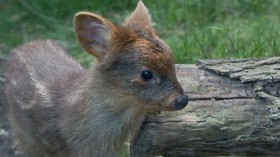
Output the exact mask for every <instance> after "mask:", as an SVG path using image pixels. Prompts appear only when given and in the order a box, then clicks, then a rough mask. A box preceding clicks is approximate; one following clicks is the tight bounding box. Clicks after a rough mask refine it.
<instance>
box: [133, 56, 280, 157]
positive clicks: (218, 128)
mask: <svg viewBox="0 0 280 157" xmlns="http://www.w3.org/2000/svg"><path fill="white" fill-rule="evenodd" d="M176 68H177V76H178V79H179V82H180V83H181V84H182V86H183V88H184V90H185V92H186V93H187V95H188V96H189V99H190V101H189V105H188V106H187V107H186V108H185V109H183V110H181V111H179V112H162V113H161V114H160V115H157V116H155V115H151V116H149V117H148V118H147V119H146V121H145V122H144V123H143V125H142V127H141V129H140V131H138V132H137V133H136V134H135V135H134V137H133V140H132V141H131V144H130V155H131V157H145V156H164V157H180V156H206V155H207V156H209V155H210V156H217V155H280V112H279V110H280V99H279V97H280V57H274V58H268V59H260V60H259V59H242V60H201V61H199V63H198V65H177V66H176Z"/></svg>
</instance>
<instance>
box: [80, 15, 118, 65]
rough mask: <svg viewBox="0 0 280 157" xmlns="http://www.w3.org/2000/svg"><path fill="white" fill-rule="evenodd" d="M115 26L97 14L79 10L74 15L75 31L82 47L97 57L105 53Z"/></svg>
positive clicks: (102, 56)
mask: <svg viewBox="0 0 280 157" xmlns="http://www.w3.org/2000/svg"><path fill="white" fill-rule="evenodd" d="M114 29H115V26H114V24H113V23H112V22H110V21H109V20H107V19H104V18H102V17H100V16H98V15H95V14H92V13H88V12H79V13H77V14H76V15H75V32H76V35H77V37H78V39H79V41H80V43H81V45H82V47H83V48H84V49H85V50H86V51H87V52H88V53H89V54H92V55H94V56H95V57H96V58H97V59H99V60H100V59H102V58H104V56H105V55H106V53H107V50H108V46H109V44H110V41H111V38H112V35H113V32H114Z"/></svg>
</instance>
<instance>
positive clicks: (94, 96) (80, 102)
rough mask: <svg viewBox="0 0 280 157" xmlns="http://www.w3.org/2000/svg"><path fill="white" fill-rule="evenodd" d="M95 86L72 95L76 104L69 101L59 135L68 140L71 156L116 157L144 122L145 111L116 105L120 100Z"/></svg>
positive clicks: (129, 105) (127, 104)
mask: <svg viewBox="0 0 280 157" xmlns="http://www.w3.org/2000/svg"><path fill="white" fill-rule="evenodd" d="M87 81H91V82H92V80H87ZM92 86H95V87H92ZM98 86H100V85H98V83H96V84H92V85H91V87H90V88H89V87H88V86H87V87H83V88H81V89H79V90H76V91H74V92H73V93H72V94H71V95H73V96H74V97H76V100H73V99H72V103H70V104H72V105H69V108H68V109H66V110H65V113H66V114H65V115H64V116H66V118H64V119H66V121H64V122H63V126H62V131H63V133H64V134H65V135H66V136H67V137H66V139H69V140H68V141H67V143H68V144H69V145H70V146H71V145H72V146H73V148H70V150H73V153H72V154H74V155H73V156H83V157H87V156H93V157H106V156H112V157H113V156H117V155H118V153H119V151H120V149H121V148H122V146H123V144H124V142H125V141H126V140H127V138H128V137H129V136H130V134H131V132H132V131H133V130H134V129H135V128H138V127H139V126H140V125H141V122H142V121H143V120H144V118H145V111H143V110H141V109H140V108H139V107H137V106H136V105H134V104H129V102H119V101H116V100H118V99H119V98H116V96H115V95H112V93H110V92H108V91H102V90H100V89H104V87H100V88H99V87H98ZM87 88H88V89H87ZM85 89H87V90H85ZM91 89H99V90H91ZM106 93H107V94H106ZM135 106H136V107H135ZM66 128H67V129H66ZM77 146H78V147H77Z"/></svg>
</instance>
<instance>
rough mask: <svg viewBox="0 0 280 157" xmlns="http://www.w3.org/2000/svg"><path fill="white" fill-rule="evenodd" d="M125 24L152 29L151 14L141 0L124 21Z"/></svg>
mask: <svg viewBox="0 0 280 157" xmlns="http://www.w3.org/2000/svg"><path fill="white" fill-rule="evenodd" d="M123 25H124V26H127V27H131V28H135V27H141V28H145V29H152V28H153V27H152V22H151V16H150V14H149V11H148V9H147V8H146V7H145V5H144V4H143V3H142V2H141V1H139V2H138V4H137V6H136V8H135V10H134V11H133V12H132V13H131V15H130V16H128V17H127V18H126V20H125V22H124V23H123Z"/></svg>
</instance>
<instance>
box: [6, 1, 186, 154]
mask: <svg viewBox="0 0 280 157" xmlns="http://www.w3.org/2000/svg"><path fill="white" fill-rule="evenodd" d="M75 29H76V34H77V37H78V39H79V41H80V43H81V45H82V46H83V47H84V48H85V50H86V51H87V52H88V53H89V54H91V55H93V56H95V57H96V58H97V61H96V62H95V63H93V64H92V66H91V68H90V69H89V70H88V71H86V70H84V69H83V68H82V67H81V66H80V65H79V64H78V63H76V62H75V60H73V59H72V58H71V57H69V56H68V55H66V52H65V50H64V49H63V48H62V47H61V46H60V45H58V44H57V43H55V42H53V41H50V40H42V41H34V42H30V43H28V44H24V45H23V46H20V47H18V48H16V49H14V50H13V52H12V54H11V56H10V59H9V61H8V63H7V69H6V78H7V83H6V95H7V99H8V103H9V108H10V120H11V123H12V128H13V130H14V133H15V136H16V137H17V139H18V140H19V147H20V150H21V151H22V152H23V154H24V155H25V156H27V157H38V156H40V157H47V156H48V157H69V156H70V157H71V156H72V157H77V156H82V157H89V156H94V157H109V156H110V157H111V156H117V154H118V152H119V151H120V149H121V147H122V145H123V143H124V141H125V140H127V138H128V136H129V134H130V133H131V132H132V131H133V129H137V128H138V127H139V125H140V124H141V122H142V121H143V119H144V118H145V116H146V114H147V113H149V112H158V111H162V110H175V108H174V101H175V99H176V98H178V97H179V96H181V95H183V90H182V88H181V86H180V84H179V83H178V81H177V78H176V75H175V68H174V63H173V57H172V52H171V49H170V48H169V47H168V46H167V45H166V44H165V43H164V42H163V41H162V40H161V39H160V38H159V37H157V36H156V34H155V31H154V29H153V28H152V26H151V21H150V16H149V14H148V11H147V9H146V8H145V6H144V5H143V4H142V2H139V3H138V5H137V8H136V9H135V11H134V12H133V13H132V14H131V15H130V16H129V17H128V18H127V19H126V21H125V22H124V23H123V24H122V25H120V26H115V25H114V24H113V23H112V22H110V21H109V20H107V19H104V18H102V17H100V16H98V15H95V14H92V13H88V12H80V13H78V14H77V15H76V17H75ZM143 70H151V71H152V72H153V75H154V77H153V79H151V80H149V81H144V80H143V79H142V78H141V72H142V71H143Z"/></svg>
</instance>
